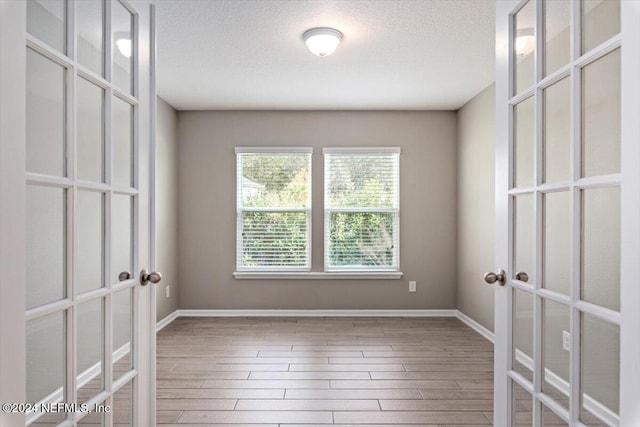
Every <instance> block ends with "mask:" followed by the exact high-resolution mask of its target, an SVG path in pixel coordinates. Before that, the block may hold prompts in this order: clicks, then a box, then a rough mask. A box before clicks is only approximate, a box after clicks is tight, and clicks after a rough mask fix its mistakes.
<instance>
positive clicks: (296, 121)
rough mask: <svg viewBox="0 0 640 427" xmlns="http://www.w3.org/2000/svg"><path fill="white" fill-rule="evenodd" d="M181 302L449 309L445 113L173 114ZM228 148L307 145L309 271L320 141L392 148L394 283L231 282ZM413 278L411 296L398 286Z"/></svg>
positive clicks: (318, 197) (186, 305)
mask: <svg viewBox="0 0 640 427" xmlns="http://www.w3.org/2000/svg"><path fill="white" fill-rule="evenodd" d="M178 139H179V141H180V144H179V146H178V157H179V161H178V173H179V181H178V182H179V186H178V198H179V203H178V205H179V213H178V218H179V220H178V223H179V228H178V236H179V246H180V251H179V255H178V257H179V265H180V297H179V301H180V308H181V309H198V308H200V309H454V308H455V307H456V216H455V215H456V196H455V194H456V113H455V112H277V111H268V112H267V111H261V112H236V111H229V112H179V113H178ZM236 146H313V147H314V148H315V153H314V156H313V230H312V239H313V270H315V271H322V268H323V266H322V260H323V253H322V251H323V239H322V237H323V236H322V226H323V220H322V218H323V209H322V197H323V195H322V169H323V163H322V150H321V148H322V147H332V146H334V147H335V146H345V147H348V146H400V147H402V155H401V159H400V171H401V172H400V175H401V176H400V180H401V194H400V203H401V212H400V222H401V226H400V228H401V230H400V233H401V234H400V242H401V243H400V258H401V259H400V263H401V270H402V271H403V272H404V273H405V275H404V277H403V278H402V279H401V280H347V281H340V280H236V279H234V278H233V276H232V273H233V271H234V270H235V262H236V260H235V249H236V243H235V238H236V213H235V197H236V196H235V154H234V147H236ZM409 280H416V281H417V286H418V292H417V293H409V292H408V281H409Z"/></svg>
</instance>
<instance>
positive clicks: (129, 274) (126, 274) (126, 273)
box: [118, 271, 133, 282]
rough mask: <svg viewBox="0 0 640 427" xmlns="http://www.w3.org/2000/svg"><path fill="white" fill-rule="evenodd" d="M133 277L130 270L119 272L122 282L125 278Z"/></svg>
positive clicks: (119, 278)
mask: <svg viewBox="0 0 640 427" xmlns="http://www.w3.org/2000/svg"><path fill="white" fill-rule="evenodd" d="M132 277H133V276H132V275H131V273H129V272H128V271H123V272H122V273H120V274H118V280H120V281H121V282H124V281H125V280H129V279H131V278H132Z"/></svg>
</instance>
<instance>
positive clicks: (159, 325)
mask: <svg viewBox="0 0 640 427" xmlns="http://www.w3.org/2000/svg"><path fill="white" fill-rule="evenodd" d="M178 312H179V310H176V311H174V312H173V313H171V314H169V315H168V316H167V317H165V318H164V319H162V320H160V321H159V322H158V323H156V333H158V332H160V330H162V328H164V327H165V326H167V325H168V324H169V323H171V322H173V321H174V320H176V319H177V318H178Z"/></svg>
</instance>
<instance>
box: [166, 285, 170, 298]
mask: <svg viewBox="0 0 640 427" xmlns="http://www.w3.org/2000/svg"><path fill="white" fill-rule="evenodd" d="M164 289H165V291H164V293H165V294H166V295H167V298H169V296H170V295H171V286H169V285H167V287H166V288H164Z"/></svg>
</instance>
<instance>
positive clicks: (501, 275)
mask: <svg viewBox="0 0 640 427" xmlns="http://www.w3.org/2000/svg"><path fill="white" fill-rule="evenodd" d="M506 277H507V276H506V275H505V272H504V270H503V269H500V270H498V272H497V273H494V272H489V273H485V275H484V281H485V282H487V283H488V284H490V285H493V284H494V283H496V282H498V284H499V285H500V286H504V281H505V279H506Z"/></svg>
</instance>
